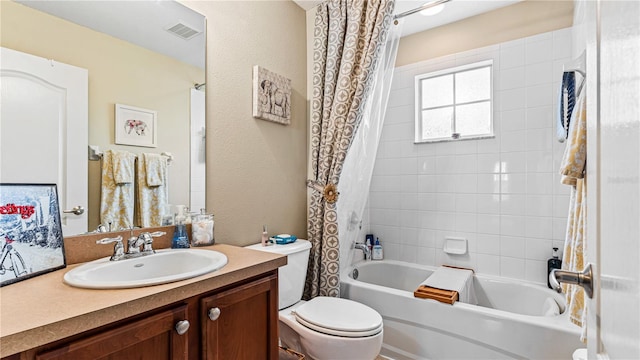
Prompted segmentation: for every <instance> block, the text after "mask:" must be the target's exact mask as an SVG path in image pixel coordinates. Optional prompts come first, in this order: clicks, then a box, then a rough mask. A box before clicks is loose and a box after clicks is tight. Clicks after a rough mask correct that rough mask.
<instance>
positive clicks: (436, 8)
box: [420, 4, 444, 16]
mask: <svg viewBox="0 0 640 360" xmlns="http://www.w3.org/2000/svg"><path fill="white" fill-rule="evenodd" d="M442 9H444V4H440V5H437V6H434V7H430V8H426V9H424V10H422V11H420V14H421V15H424V16H432V15H435V14H438V13H440V12H441V11H442Z"/></svg>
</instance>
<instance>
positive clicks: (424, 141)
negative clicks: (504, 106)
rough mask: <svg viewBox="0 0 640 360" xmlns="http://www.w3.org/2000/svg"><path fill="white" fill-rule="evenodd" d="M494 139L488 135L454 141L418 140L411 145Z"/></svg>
mask: <svg viewBox="0 0 640 360" xmlns="http://www.w3.org/2000/svg"><path fill="white" fill-rule="evenodd" d="M495 137H496V135H495V134H490V135H479V136H467V137H459V138H457V139H454V138H440V139H429V140H419V141H414V142H413V143H414V144H416V145H418V144H431V143H441V142H452V141H466V140H484V139H494V138H495Z"/></svg>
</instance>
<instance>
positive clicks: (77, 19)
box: [16, 0, 522, 68]
mask: <svg viewBox="0 0 640 360" xmlns="http://www.w3.org/2000/svg"><path fill="white" fill-rule="evenodd" d="M16 1H17V2H19V3H21V4H23V5H26V6H29V7H31V8H34V9H36V10H40V11H43V12H46V13H49V14H51V15H54V16H57V17H60V18H63V19H66V20H68V21H71V22H74V23H76V24H79V25H82V26H85V27H88V28H91V29H93V30H96V31H99V32H103V33H106V34H109V35H111V36H114V37H116V38H119V39H123V40H126V41H129V42H131V43H134V44H136V45H139V46H142V47H145V48H147V49H150V50H153V51H156V52H159V53H161V54H165V55H167V56H171V57H174V58H176V59H178V60H181V61H183V62H186V63H188V64H192V65H195V66H199V67H201V68H204V59H205V35H204V33H201V34H198V35H197V36H195V37H194V38H192V39H190V40H183V39H181V38H179V37H177V36H175V35H173V34H171V33H169V32H167V31H165V30H164V29H165V28H166V27H167V26H169V25H173V24H175V23H176V22H178V21H180V20H182V21H183V22H185V23H186V24H188V25H189V26H191V27H193V28H196V29H197V30H200V31H203V32H204V30H205V20H204V16H202V15H201V14H198V13H197V12H195V11H193V10H191V9H189V8H187V7H185V6H184V5H182V4H180V3H178V2H176V1H172V0H147V1H128V0H92V1H69V0H16ZM293 1H294V2H295V3H296V4H298V5H299V6H300V7H301V8H303V9H304V10H309V9H311V8H313V7H315V6H317V5H318V4H320V3H321V2H322V1H318V0H293ZM429 1H430V0H418V1H416V0H397V1H396V7H395V11H394V13H396V14H399V13H402V12H404V11H407V10H411V9H414V8H417V7H419V6H420V5H422V4H424V3H425V2H429ZM518 1H522V0H452V1H449V2H448V3H446V4H445V8H444V10H443V11H442V12H441V13H439V14H437V15H434V16H422V15H420V14H414V15H410V16H408V17H405V18H404V25H403V31H402V36H406V35H409V34H413V33H416V32H420V31H424V30H427V29H430V28H434V27H438V26H441V25H445V24H448V23H452V22H455V21H458V20H462V19H464V18H467V17H471V16H474V15H478V14H481V13H484V12H487V11H491V10H494V9H497V8H500V7H503V6H507V5H511V4H514V3H516V2H518Z"/></svg>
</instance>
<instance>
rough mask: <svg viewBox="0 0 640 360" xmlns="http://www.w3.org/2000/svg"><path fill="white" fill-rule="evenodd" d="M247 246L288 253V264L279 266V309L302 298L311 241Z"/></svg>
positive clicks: (300, 240) (248, 247)
mask: <svg viewBox="0 0 640 360" xmlns="http://www.w3.org/2000/svg"><path fill="white" fill-rule="evenodd" d="M246 248H247V249H252V250H259V251H267V252H272V253H277V254H282V255H287V265H285V266H282V267H280V268H278V299H279V301H278V309H279V310H281V309H284V308H286V307H289V306H291V305H293V304H295V303H297V302H298V301H300V300H301V299H302V292H303V290H304V281H305V278H306V277H307V264H308V262H309V251H310V250H309V249H311V243H310V242H309V241H307V240H302V239H298V240H296V242H294V243H291V244H285V245H277V244H276V245H269V246H262V244H254V245H250V246H247V247H246Z"/></svg>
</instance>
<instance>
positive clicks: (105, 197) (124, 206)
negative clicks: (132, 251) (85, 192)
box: [100, 150, 136, 231]
mask: <svg viewBox="0 0 640 360" xmlns="http://www.w3.org/2000/svg"><path fill="white" fill-rule="evenodd" d="M115 153H116V151H114V150H107V151H105V152H104V154H103V155H102V173H101V175H102V180H101V181H102V186H101V194H100V195H101V196H100V222H101V223H103V224H111V229H112V230H114V231H115V230H120V229H128V228H131V227H132V226H133V209H134V203H133V198H134V184H133V182H132V181H131V182H129V183H126V182H123V183H117V182H116V180H115V178H114V174H115V173H116V172H115V171H114V158H115V157H116V156H115V155H114V154H115ZM121 153H122V154H120V155H119V156H120V157H121V159H123V161H122V162H123V163H124V162H129V163H131V167H132V168H133V164H134V163H135V157H136V156H135V155H134V154H131V153H128V152H126V151H124V152H121ZM132 171H133V169H132ZM121 180H122V179H121Z"/></svg>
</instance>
